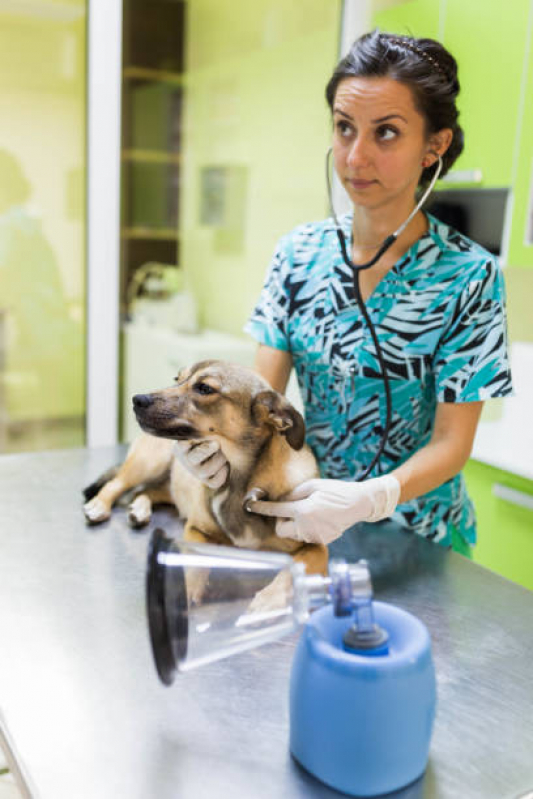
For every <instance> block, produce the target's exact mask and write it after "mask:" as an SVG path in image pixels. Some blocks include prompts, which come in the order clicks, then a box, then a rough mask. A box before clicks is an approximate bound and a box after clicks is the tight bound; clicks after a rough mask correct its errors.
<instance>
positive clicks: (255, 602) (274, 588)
mask: <svg viewBox="0 0 533 799" xmlns="http://www.w3.org/2000/svg"><path fill="white" fill-rule="evenodd" d="M291 593H292V587H291V579H290V577H289V575H287V574H278V576H277V577H276V578H275V579H274V580H272V582H271V583H269V585H267V586H266V587H265V588H262V589H261V591H258V592H257V594H256V595H255V596H254V598H253V599H252V601H251V602H250V604H249V606H248V610H247V613H248V614H250V615H252V614H253V615H258V616H259V615H262V614H264V613H271V612H272V611H276V610H282V609H283V608H286V607H287V603H288V602H289V600H290V596H291Z"/></svg>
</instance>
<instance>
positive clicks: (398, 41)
mask: <svg viewBox="0 0 533 799" xmlns="http://www.w3.org/2000/svg"><path fill="white" fill-rule="evenodd" d="M388 40H389V42H391V43H392V44H396V45H399V46H400V47H406V48H407V49H408V50H410V51H411V52H412V53H415V54H416V55H418V56H420V57H421V58H425V59H426V61H429V63H430V64H431V66H432V67H434V68H435V69H436V70H438V72H440V74H441V75H443V76H444V77H445V78H446V80H449V76H448V75H447V74H446V72H445V70H444V69H443V68H442V67H441V65H440V64H439V62H438V61H437V59H436V58H434V57H433V56H432V55H430V54H429V53H426V51H425V50H422V49H421V48H420V47H418V46H417V45H416V44H414V42H412V41H410V40H409V39H399V38H397V37H396V36H390V37H388Z"/></svg>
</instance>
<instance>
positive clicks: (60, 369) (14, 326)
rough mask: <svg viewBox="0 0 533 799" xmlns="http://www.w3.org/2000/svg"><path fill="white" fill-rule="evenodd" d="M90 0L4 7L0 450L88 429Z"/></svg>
mask: <svg viewBox="0 0 533 799" xmlns="http://www.w3.org/2000/svg"><path fill="white" fill-rule="evenodd" d="M85 35H86V0H69V2H63V3H55V2H49V1H47V0H34V1H33V2H32V3H20V4H17V3H7V4H5V8H4V7H3V5H0V119H1V120H2V124H1V125H0V452H16V451H23V450H37V449H50V448H58V447H69V446H80V445H82V444H83V443H84V436H85V429H84V425H85V252H84V250H85V154H84V151H85V104H86V89H85Z"/></svg>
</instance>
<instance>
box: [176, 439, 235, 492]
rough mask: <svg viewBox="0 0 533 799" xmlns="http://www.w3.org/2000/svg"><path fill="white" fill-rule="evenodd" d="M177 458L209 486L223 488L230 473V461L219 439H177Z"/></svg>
mask: <svg viewBox="0 0 533 799" xmlns="http://www.w3.org/2000/svg"><path fill="white" fill-rule="evenodd" d="M174 451H175V454H176V458H177V459H178V460H179V462H180V463H181V464H182V466H184V467H185V468H186V469H187V471H188V472H190V473H191V474H193V475H194V476H195V477H196V478H198V480H200V482H202V483H203V484H204V485H206V486H208V487H209V488H221V487H222V486H223V485H224V483H225V482H226V480H227V479H228V474H229V463H228V461H227V459H226V456H225V455H224V453H223V452H222V450H221V449H220V444H219V443H218V441H213V440H204V441H176V446H175V450H174Z"/></svg>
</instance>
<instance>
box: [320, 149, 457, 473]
mask: <svg viewBox="0 0 533 799" xmlns="http://www.w3.org/2000/svg"><path fill="white" fill-rule="evenodd" d="M331 153H332V148H331V147H330V149H329V150H328V153H327V156H326V183H327V187H328V198H329V204H330V209H331V215H332V217H333V220H334V222H335V228H336V232H337V238H338V240H339V247H340V250H341V254H342V259H343V261H344V263H345V264H346V266H347V267H349V268H350V269H352V271H353V286H354V294H355V301H356V303H357V305H358V307H359V310H360V311H361V314H362V316H363V319H364V320H365V323H366V325H367V327H368V329H369V331H370V335H371V337H372V341H373V343H374V347H375V348H376V355H377V358H378V362H379V366H380V369H381V376H382V379H383V387H384V389H385V405H386V410H385V425H384V427H383V433H382V435H381V440H380V442H379V447H378V449H377V451H376V454H375V455H374V457H373V458H372V461H371V463H370V465H369V466H368V467H367V468H366V469H365V470H364V472H363V473H362V474H361V475H360V476H359V477H358V478H357V481H360V480H366V478H367V477H368V476H369V474H370V473H371V472H372V470H373V469H374V467H375V466H376V464H378V462H379V459H380V458H381V455H382V454H383V451H384V449H385V446H386V444H387V440H388V437H389V432H390V428H391V424H392V395H391V387H390V379H389V375H388V373H387V367H386V365H385V358H384V357H383V350H382V348H381V344H380V343H379V339H378V335H377V333H376V328H375V326H374V323H373V322H372V320H371V318H370V316H369V313H368V311H367V308H366V304H365V302H364V300H363V298H362V296H361V286H360V282H359V275H360V273H361V272H362V271H363V270H365V269H370V267H371V266H374V264H376V263H377V262H378V261H379V259H380V258H381V257H382V256H383V255H384V254H385V253H386V252H387V250H388V249H389V248H390V247H391V246H392V245H393V244H394V242H395V241H396V239H397V238H398V236H399V235H400V234H401V233H402V232H403V231H404V230H405V228H406V227H407V225H408V224H409V222H410V221H411V219H413V217H414V216H415V214H417V213H418V211H419V210H420V209H421V208H422V206H423V205H424V203H425V202H426V200H427V198H428V197H429V195H430V194H431V192H432V191H433V188H434V186H435V183H436V182H437V180H438V177H439V175H440V173H441V172H442V167H443V163H442V158H441V156H440V155H438V161H437V168H436V170H435V174H434V175H433V177H432V179H431V182H430V184H429V186H428V188H427V189H426V191H425V192H424V194H423V195H422V197H421V198H420V200H419V201H418V203H417V204H416V206H415V208H414V209H413V210H412V211H411V213H410V214H409V216H408V217H407V219H406V220H405V222H403V223H402V224H401V225H400V227H399V228H398V229H397V230H395V231H394V233H391V234H390V235H389V236H387V238H386V239H385V240H384V241H383V243H382V245H381V247H380V248H379V250H378V251H377V253H376V254H375V255H374V257H373V258H371V259H370V261H367V262H366V263H364V264H356V263H354V262H353V261H352V259H351V258H350V256H349V255H348V249H347V246H346V236H345V235H344V232H343V230H342V228H341V226H340V223H339V220H338V219H337V216H336V214H335V210H334V208H333V196H332V191H331V180H330V157H331Z"/></svg>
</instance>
